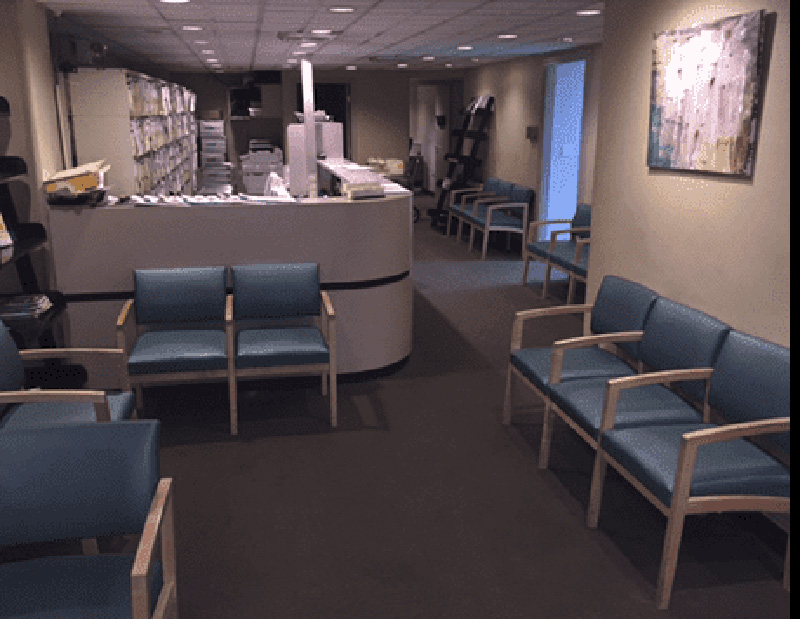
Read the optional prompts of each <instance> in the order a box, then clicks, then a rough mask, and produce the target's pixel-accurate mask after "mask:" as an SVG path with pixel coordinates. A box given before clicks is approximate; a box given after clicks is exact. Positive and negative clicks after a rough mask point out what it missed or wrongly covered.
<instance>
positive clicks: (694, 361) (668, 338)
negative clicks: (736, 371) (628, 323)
mask: <svg viewBox="0 0 800 619" xmlns="http://www.w3.org/2000/svg"><path fill="white" fill-rule="evenodd" d="M728 331H730V327H729V326H728V325H726V324H725V323H724V322H722V321H720V320H717V319H716V318H714V317H713V316H709V315H708V314H705V313H704V312H701V311H700V310H696V309H693V308H691V307H688V306H686V305H682V304H680V303H676V302H675V301H672V300H670V299H666V298H664V297H659V298H658V299H656V302H655V305H653V309H652V310H650V315H649V316H648V318H647V322H646V323H645V325H644V337H643V338H642V344H641V351H642V361H644V362H645V363H646V364H647V365H649V366H650V367H651V368H652V369H653V370H675V369H681V368H685V369H689V368H706V367H712V366H713V365H714V361H716V359H717V354H718V353H719V349H720V346H721V345H722V340H723V339H724V338H725V336H726V335H727V334H728ZM678 386H679V387H680V388H681V389H682V390H683V391H685V392H686V393H688V394H689V395H690V396H691V397H693V398H695V399H696V400H703V399H704V397H705V382H704V381H689V382H681V383H680V384H678Z"/></svg>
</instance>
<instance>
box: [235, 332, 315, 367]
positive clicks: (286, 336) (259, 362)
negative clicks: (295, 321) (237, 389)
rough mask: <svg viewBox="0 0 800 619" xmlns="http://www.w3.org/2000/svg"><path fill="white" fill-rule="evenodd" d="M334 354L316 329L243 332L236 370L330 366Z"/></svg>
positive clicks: (240, 335) (239, 342)
mask: <svg viewBox="0 0 800 619" xmlns="http://www.w3.org/2000/svg"><path fill="white" fill-rule="evenodd" d="M329 359H330V351H329V350H328V345H327V344H326V343H325V339H324V338H323V337H322V333H320V330H319V329H317V328H316V327H306V326H302V327H271V328H267V329H245V330H243V331H241V332H239V335H238V338H237V346H236V367H237V368H239V369H244V368H258V367H277V366H285V365H308V364H314V363H328V360H329Z"/></svg>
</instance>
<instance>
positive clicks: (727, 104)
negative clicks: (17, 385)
mask: <svg viewBox="0 0 800 619" xmlns="http://www.w3.org/2000/svg"><path fill="white" fill-rule="evenodd" d="M765 24H766V11H764V10H758V11H752V12H749V13H744V14H740V15H732V16H729V17H725V18H722V19H719V20H716V21H714V22H710V23H706V24H702V25H699V26H695V27H692V28H686V29H681V30H670V31H666V32H661V33H658V34H655V35H654V41H653V52H652V72H651V88H650V118H649V140H648V148H647V165H648V167H649V168H651V169H656V170H669V171H675V172H694V173H703V174H711V175H720V176H727V177H737V178H748V179H751V178H752V177H753V172H754V166H755V155H756V145H757V141H758V129H759V125H760V117H761V107H762V106H761V98H762V96H763V93H762V90H763V84H762V79H763V74H764V70H765V68H764V55H765V54H764V39H765Z"/></svg>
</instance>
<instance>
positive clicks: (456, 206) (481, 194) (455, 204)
mask: <svg viewBox="0 0 800 619" xmlns="http://www.w3.org/2000/svg"><path fill="white" fill-rule="evenodd" d="M501 182H502V181H501V180H500V179H499V178H498V177H496V176H490V177H489V178H487V179H486V180H485V181H484V182H483V184H482V185H481V186H480V187H462V188H460V189H453V190H451V191H450V195H449V196H448V197H449V201H448V207H447V209H448V212H449V213H448V220H447V233H448V234H450V224H451V223H452V220H455V222H456V223H460V217H461V214H462V213H463V212H464V211H465V210H466V209H467V208H468V207H469V203H470V201H471V200H477V199H478V198H485V197H490V196H496V195H497V190H498V189H500V187H501V185H500V183H501ZM459 231H460V226H459ZM459 238H460V232H459V234H457V235H456V240H457V241H458V240H459Z"/></svg>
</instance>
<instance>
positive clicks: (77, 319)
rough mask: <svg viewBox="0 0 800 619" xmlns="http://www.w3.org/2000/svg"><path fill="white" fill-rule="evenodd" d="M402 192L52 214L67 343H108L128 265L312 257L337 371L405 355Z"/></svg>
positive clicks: (407, 207) (127, 291)
mask: <svg viewBox="0 0 800 619" xmlns="http://www.w3.org/2000/svg"><path fill="white" fill-rule="evenodd" d="M411 222H412V216H411V194H410V193H409V192H407V191H403V192H395V193H393V194H391V195H388V196H386V197H383V198H372V199H364V200H347V199H344V198H340V197H331V198H315V199H309V198H307V199H300V200H296V201H293V202H284V203H270V202H268V201H264V202H259V203H250V202H235V203H234V202H227V203H226V202H220V203H217V204H204V205H196V206H186V205H173V204H157V205H152V206H130V205H121V206H105V207H99V208H61V207H58V208H56V207H53V208H51V210H50V239H51V243H52V255H53V263H54V273H55V288H56V289H57V290H59V291H60V292H62V293H63V294H64V295H66V298H67V301H68V306H67V312H66V322H65V340H66V342H65V343H66V344H67V345H69V346H115V345H116V343H115V342H116V339H115V321H116V316H117V313H118V311H119V309H120V308H121V306H122V304H123V302H124V300H125V298H128V297H130V296H132V293H133V271H134V269H147V268H169V267H193V266H215V265H216V266H231V265H236V264H254V263H262V262H317V263H319V265H320V280H321V285H322V288H323V289H324V290H328V291H329V293H330V296H331V300H332V301H333V305H334V308H335V310H336V316H337V351H338V365H339V371H340V372H341V373H345V374H346V373H353V372H362V371H367V370H375V369H379V368H384V367H386V366H389V365H391V364H394V363H396V362H398V361H402V360H403V359H405V358H406V357H408V355H409V354H410V353H411V303H412V289H411V282H410V276H409V272H410V269H411V234H412V223H411Z"/></svg>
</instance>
